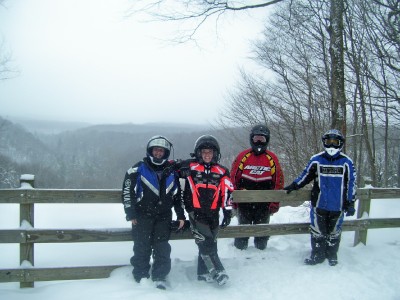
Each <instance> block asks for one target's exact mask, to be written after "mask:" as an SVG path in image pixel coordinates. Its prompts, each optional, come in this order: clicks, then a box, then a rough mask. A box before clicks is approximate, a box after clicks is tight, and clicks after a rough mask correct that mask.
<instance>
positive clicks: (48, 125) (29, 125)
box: [6, 117, 91, 134]
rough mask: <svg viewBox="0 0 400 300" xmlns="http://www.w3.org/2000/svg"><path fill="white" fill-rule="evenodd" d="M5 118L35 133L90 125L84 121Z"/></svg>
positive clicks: (55, 131)
mask: <svg viewBox="0 0 400 300" xmlns="http://www.w3.org/2000/svg"><path fill="white" fill-rule="evenodd" d="M6 119H8V120H9V121H11V122H13V123H15V124H19V125H21V126H22V127H24V128H25V129H26V130H27V131H29V132H31V133H36V134H58V133H60V132H63V131H69V130H76V129H79V128H83V127H88V126H91V124H89V123H84V122H63V121H45V120H34V119H30V118H20V117H7V118H6Z"/></svg>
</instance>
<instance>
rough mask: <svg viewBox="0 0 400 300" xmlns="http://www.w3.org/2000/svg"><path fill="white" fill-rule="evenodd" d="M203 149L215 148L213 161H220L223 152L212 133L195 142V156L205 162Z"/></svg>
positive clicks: (199, 160)
mask: <svg viewBox="0 0 400 300" xmlns="http://www.w3.org/2000/svg"><path fill="white" fill-rule="evenodd" d="M202 149H213V150H214V155H213V158H212V160H211V163H214V164H216V163H218V161H219V159H220V158H221V153H220V148H219V144H218V141H217V139H216V138H215V137H213V136H212V135H202V136H201V137H199V138H198V139H197V140H196V142H195V143H194V153H193V156H194V157H196V159H197V161H198V162H200V163H202V162H203V158H202V157H201V150H202Z"/></svg>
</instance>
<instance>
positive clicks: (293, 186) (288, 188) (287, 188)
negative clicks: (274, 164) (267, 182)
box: [283, 182, 299, 194]
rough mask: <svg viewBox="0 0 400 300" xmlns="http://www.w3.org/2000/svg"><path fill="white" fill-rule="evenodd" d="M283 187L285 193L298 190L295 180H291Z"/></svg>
mask: <svg viewBox="0 0 400 300" xmlns="http://www.w3.org/2000/svg"><path fill="white" fill-rule="evenodd" d="M283 189H284V190H285V191H286V194H290V193H291V192H292V191H295V190H298V189H299V186H298V185H297V184H296V183H295V182H292V183H291V184H289V185H288V186H285V187H284V188H283Z"/></svg>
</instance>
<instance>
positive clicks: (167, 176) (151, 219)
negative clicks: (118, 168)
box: [122, 136, 185, 289]
mask: <svg viewBox="0 0 400 300" xmlns="http://www.w3.org/2000/svg"><path fill="white" fill-rule="evenodd" d="M171 146H172V144H171V142H170V141H168V139H166V138H165V137H163V136H155V137H152V138H151V139H150V140H149V141H148V143H147V157H145V158H144V159H143V160H142V161H140V162H138V163H137V164H135V165H134V166H133V167H131V168H130V169H129V170H128V171H127V172H126V174H125V178H124V183H123V187H122V202H123V204H124V210H125V214H126V220H127V221H130V222H131V223H132V238H133V241H134V245H133V252H134V255H133V256H132V258H131V264H132V266H133V272H132V273H133V276H134V279H135V281H136V282H138V283H139V282H140V281H141V279H142V278H149V277H150V257H152V258H153V265H152V268H151V277H152V280H153V281H154V282H155V284H156V287H157V288H160V289H165V287H166V285H165V280H166V277H167V275H168V274H169V272H170V270H171V258H170V254H171V246H170V244H169V242H168V241H169V238H170V233H171V229H170V226H171V223H172V210H171V208H172V207H174V209H175V213H176V216H177V220H178V221H179V222H178V228H179V229H180V228H182V227H183V226H184V224H185V221H184V220H185V214H184V209H183V202H182V200H181V197H180V194H181V192H180V186H179V179H178V177H177V174H176V172H175V171H174V170H175V168H174V164H173V162H170V161H168V158H169V155H170V151H171Z"/></svg>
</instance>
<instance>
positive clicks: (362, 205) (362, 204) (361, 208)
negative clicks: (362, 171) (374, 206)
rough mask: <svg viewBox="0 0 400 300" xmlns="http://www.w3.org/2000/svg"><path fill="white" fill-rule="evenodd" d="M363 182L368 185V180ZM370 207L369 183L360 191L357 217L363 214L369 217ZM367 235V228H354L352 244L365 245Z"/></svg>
mask: <svg viewBox="0 0 400 300" xmlns="http://www.w3.org/2000/svg"><path fill="white" fill-rule="evenodd" d="M365 184H366V185H369V184H370V182H367V181H365ZM370 208H371V188H370V185H369V186H368V188H365V189H363V190H361V191H360V195H359V200H358V207H357V219H360V218H362V217H363V215H364V214H367V216H368V218H369V214H370ZM367 235H368V229H365V230H356V231H355V234H354V243H353V246H357V245H358V244H359V243H363V244H364V245H367Z"/></svg>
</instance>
